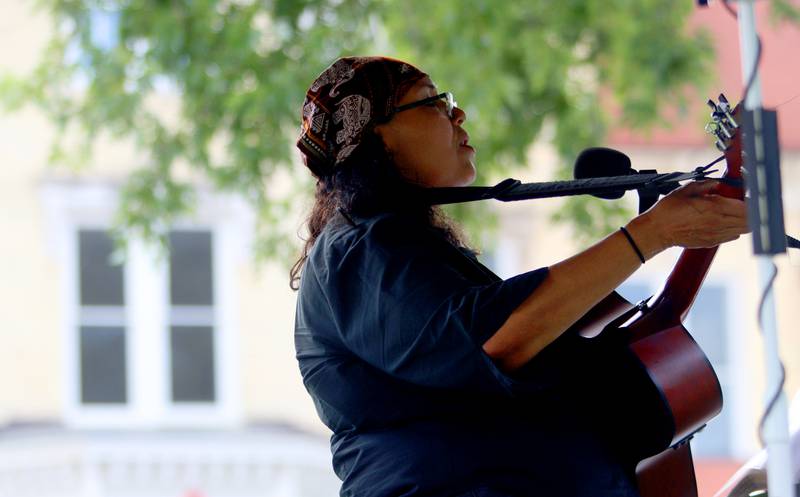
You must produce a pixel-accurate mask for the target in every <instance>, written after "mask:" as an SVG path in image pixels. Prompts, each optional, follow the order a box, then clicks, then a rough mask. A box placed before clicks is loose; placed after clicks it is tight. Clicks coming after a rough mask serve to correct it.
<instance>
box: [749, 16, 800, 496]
mask: <svg viewBox="0 0 800 497" xmlns="http://www.w3.org/2000/svg"><path fill="white" fill-rule="evenodd" d="M753 3H754V0H740V1H739V10H738V13H739V45H740V47H741V51H742V80H743V81H744V83H745V84H747V81H748V79H749V78H750V76H751V74H752V73H753V71H756V75H755V79H754V80H753V84H752V85H751V86H750V89H749V91H748V92H747V95H745V101H744V107H745V109H747V110H753V109H756V108H760V107H761V106H762V97H761V77H760V75H759V74H758V72H757V67H756V62H757V61H756V51H757V43H758V41H757V38H756V36H757V35H756V16H755V9H754V7H753ZM753 236H756V235H755V234H754V235H753ZM757 257H758V270H759V280H760V281H761V285H762V288H766V286H767V285H768V284H769V281H770V279H771V274H772V268H773V263H772V256H771V255H759V256H757ZM759 319H761V320H762V321H763V334H764V338H763V340H764V362H765V367H766V372H767V388H766V396H767V398H768V399H769V398H770V397H772V395H773V394H774V392H775V391H776V390H778V388H780V394H779V397H778V400H777V402H776V403H775V406H774V407H773V409H772V411H771V412H770V413H769V415H768V416H767V418H766V420H765V422H764V433H763V436H764V442H765V443H766V446H767V447H766V449H767V488H768V491H769V497H797V496H795V495H794V490H793V488H794V484H793V482H792V470H791V452H790V449H789V418H788V414H787V410H788V402H787V400H786V393H785V392H784V391H783V388H782V387H781V386H780V382H781V376H782V371H781V362H780V356H779V355H778V328H777V322H776V318H775V300H774V298H773V294H772V291H771V290H770V292H769V293H768V294H767V296H766V298H765V300H764V308H763V313H762V315H761V316H759Z"/></svg>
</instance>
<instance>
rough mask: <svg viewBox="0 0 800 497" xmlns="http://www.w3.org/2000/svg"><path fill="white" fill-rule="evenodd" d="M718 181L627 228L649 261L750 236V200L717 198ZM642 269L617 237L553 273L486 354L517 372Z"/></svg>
mask: <svg viewBox="0 0 800 497" xmlns="http://www.w3.org/2000/svg"><path fill="white" fill-rule="evenodd" d="M716 183H717V182H716V181H703V182H697V183H691V184H689V185H686V186H684V187H682V188H680V189H678V190H675V191H674V192H672V193H671V194H670V195H668V196H666V197H664V198H663V199H662V200H661V201H660V202H658V203H657V204H656V205H655V206H653V208H651V209H650V210H649V211H647V212H646V213H644V214H641V215H639V216H637V217H636V218H634V219H633V220H632V221H631V222H630V223H628V224H627V225H626V229H627V230H628V232H629V233H630V234H631V236H632V237H633V239H634V241H635V242H636V245H637V246H638V247H639V249H640V250H641V251H642V253H643V255H644V257H645V259H650V258H652V257H653V256H655V255H656V254H658V253H659V252H661V251H663V250H665V249H666V248H668V247H671V246H682V247H711V246H715V245H718V244H720V243H722V242H726V241H730V240H734V239H736V238H738V237H739V235H740V234H742V233H745V232H747V220H746V208H745V204H744V202H742V201H740V200H734V199H729V198H726V197H722V196H719V195H712V194H709V193H708V192H709V190H710V189H711V188H713V187H714V186H716ZM640 265H641V261H640V260H639V257H638V256H637V255H636V252H635V251H634V250H633V247H631V245H630V244H629V242H628V240H627V239H626V238H625V235H624V234H623V233H622V232H620V231H616V232H615V233H613V234H611V235H609V236H607V237H606V238H604V239H603V240H601V241H599V242H597V243H596V244H594V245H593V246H591V247H589V248H588V249H586V250H584V251H583V252H580V253H578V254H576V255H574V256H572V257H570V258H568V259H565V260H563V261H561V262H559V263H557V264H555V265H553V266H551V267H550V272H549V274H548V276H547V278H546V279H545V280H544V281H543V282H542V284H541V285H539V287H537V288H536V290H534V291H533V293H531V294H530V295H529V296H528V297H527V298H526V299H525V300H524V301H523V302H522V304H521V305H520V306H519V307H517V309H516V310H514V312H512V313H511V315H510V316H509V318H508V319H507V320H506V322H505V323H504V324H503V325H502V326H501V327H500V328H499V329H498V330H497V332H496V333H495V334H494V335H493V336H492V337H491V338H489V340H487V341H486V342H485V343H484V344H483V349H484V350H485V351H486V353H487V354H488V355H489V357H491V358H492V359H493V360H494V361H495V362H496V363H497V364H498V366H499V367H500V368H501V369H502V370H504V371H507V372H510V371H513V370H515V369H517V368H519V367H520V366H522V365H523V364H525V363H526V362H527V361H529V360H530V359H531V358H532V357H533V356H535V355H536V354H537V353H538V352H539V351H540V350H542V349H543V348H545V347H546V346H547V345H548V344H550V343H551V342H553V341H554V340H555V339H556V338H558V336H559V335H561V333H563V332H564V331H566V330H567V329H568V328H569V327H570V326H572V324H574V323H575V322H576V321H577V320H578V319H579V318H580V317H581V316H583V315H584V314H585V313H586V312H588V311H589V309H591V308H592V307H594V306H595V305H596V304H597V303H598V302H600V301H601V300H602V299H603V298H604V297H605V296H606V295H608V294H609V293H611V292H612V291H613V290H614V289H615V288H617V287H618V286H619V285H620V284H621V283H622V282H623V281H625V279H627V278H628V277H629V276H630V275H631V274H633V272H634V271H636V269H638V268H639V266H640Z"/></svg>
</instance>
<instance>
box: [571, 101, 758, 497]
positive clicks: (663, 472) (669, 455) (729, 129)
mask: <svg viewBox="0 0 800 497" xmlns="http://www.w3.org/2000/svg"><path fill="white" fill-rule="evenodd" d="M709 105H710V106H711V108H712V114H711V117H712V121H711V123H710V124H709V126H707V130H709V131H710V132H712V133H713V134H714V135H715V136H716V138H717V143H716V145H717V148H719V149H720V151H722V152H723V153H724V154H725V160H726V162H727V170H726V171H725V173H724V175H723V178H727V180H724V182H723V183H720V185H719V186H718V187H717V190H716V193H717V194H720V195H724V196H726V197H732V198H739V199H741V198H743V189H742V188H741V186H738V185H741V178H742V176H741V166H742V157H741V140H740V133H739V125H738V123H737V122H736V120H737V111H738V107H737V108H736V109H733V108H732V107H731V106H730V104H729V103H728V101H727V100H726V99H725V96H724V95H720V97H719V102H714V101H712V100H709ZM716 252H717V247H713V248H704V249H684V250H683V252H682V253H681V255H680V258H679V259H678V262H677V263H676V265H675V267H674V268H673V270H672V272H671V274H670V275H669V277H668V278H667V281H666V283H665V284H664V286H663V287H662V289H661V290H660V291H659V292H658V293H657V294H656V295H655V296H653V297H650V298H649V299H646V300H645V301H642V302H640V303H638V304H633V303H631V302H629V301H628V300H626V299H625V298H623V297H622V296H620V295H619V294H618V293H616V292H612V293H611V294H610V295H608V296H607V297H606V298H605V299H603V300H602V301H601V302H600V303H599V304H598V305H596V306H595V307H594V308H593V309H591V310H590V311H589V312H588V313H587V314H586V315H585V316H583V317H582V318H581V319H580V320H579V321H578V322H577V323H575V325H573V326H572V327H571V329H570V330H569V331H568V333H573V334H577V335H578V336H580V337H582V338H586V339H591V340H596V339H598V338H600V339H605V340H606V341H608V340H611V341H613V342H616V343H620V344H622V345H623V347H626V353H627V354H628V357H629V361H628V364H626V365H625V367H626V368H629V369H633V370H635V371H629V374H630V376H631V377H634V376H635V377H639V378H644V380H643V381H640V382H639V384H637V386H635V387H630V386H626V387H625V388H620V389H617V390H616V393H615V394H614V395H611V396H610V397H609V398H608V399H607V402H606V403H605V406H603V407H604V408H605V409H604V410H605V411H607V412H608V415H607V417H608V418H609V419H613V422H612V423H611V424H612V425H613V426H610V428H609V431H610V433H612V434H613V432H614V430H617V435H618V440H619V444H621V445H626V447H624V450H625V451H626V453H627V454H631V455H632V456H631V457H634V458H635V461H634V462H636V461H638V463H636V469H635V471H636V480H637V482H638V486H639V491H640V493H641V495H642V497H697V482H696V479H695V472H694V465H693V462H692V454H691V447H690V444H689V440H690V439H691V438H692V437H693V435H694V434H695V433H697V432H698V431H699V430H701V429H702V428H703V427H704V426H705V424H706V423H707V422H708V421H709V420H711V419H712V418H713V417H714V416H716V415H717V414H719V412H720V411H721V410H722V391H721V389H720V385H719V381H718V379H717V376H716V374H715V373H714V369H713V368H712V366H711V363H710V362H709V360H708V358H707V357H706V355H705V354H704V353H703V351H702V350H701V349H700V347H699V346H698V345H697V343H696V342H695V341H694V339H693V338H692V336H691V334H690V333H689V331H688V330H687V329H686V328H685V327H684V325H683V324H682V323H683V320H684V319H685V318H686V315H687V314H688V313H689V310H690V309H691V306H692V304H693V302H694V300H695V297H696V296H697V293H698V291H699V289H700V286H701V285H702V283H703V280H704V279H705V277H706V274H707V273H708V269H709V267H710V266H711V263H712V261H713V259H714V255H715V254H716ZM587 341H590V340H587ZM612 436H613V435H612Z"/></svg>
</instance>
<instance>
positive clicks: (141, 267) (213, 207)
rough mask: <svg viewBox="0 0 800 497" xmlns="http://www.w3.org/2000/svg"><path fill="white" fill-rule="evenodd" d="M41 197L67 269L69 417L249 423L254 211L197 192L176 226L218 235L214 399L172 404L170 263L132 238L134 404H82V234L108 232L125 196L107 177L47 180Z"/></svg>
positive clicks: (88, 423)
mask: <svg viewBox="0 0 800 497" xmlns="http://www.w3.org/2000/svg"><path fill="white" fill-rule="evenodd" d="M40 193H41V198H42V205H43V214H44V216H45V226H46V229H47V234H46V235H47V239H48V245H49V247H50V249H51V251H52V252H53V254H54V256H55V258H56V259H57V260H58V261H59V263H60V267H61V268H62V270H63V273H62V277H61V278H60V292H59V294H60V295H59V296H60V299H61V301H60V310H61V314H62V319H60V320H59V321H60V323H61V336H62V339H63V344H64V346H63V348H62V356H61V359H62V370H61V372H62V374H61V375H60V376H61V385H62V391H63V396H62V398H63V402H62V411H63V418H64V423H65V424H66V425H68V426H71V427H76V428H81V427H85V428H118V429H124V428H154V427H170V426H182V427H186V426H194V427H210V426H214V427H235V426H238V425H240V424H241V422H242V402H241V392H240V389H241V381H240V368H239V361H238V357H239V336H238V335H239V325H238V319H237V318H238V316H237V313H236V309H237V308H238V305H237V303H238V297H237V294H236V291H237V289H238V285H237V281H236V274H237V272H238V271H237V269H238V267H239V264H240V263H241V262H242V261H245V260H247V259H248V258H249V254H250V247H251V246H252V240H251V233H252V232H253V229H252V227H253V225H254V222H253V220H254V215H253V212H252V209H251V208H249V207H248V206H247V205H246V204H245V202H244V201H242V200H241V199H240V198H237V197H234V196H230V195H222V194H214V193H210V192H207V191H204V190H198V204H197V205H198V207H197V209H196V212H195V214H194V215H192V216H191V218H187V219H182V220H180V221H178V222H176V223H175V224H174V225H173V226H171V229H182V230H184V229H185V230H200V229H202V230H210V231H211V232H212V240H213V242H212V243H213V246H212V250H213V255H212V257H213V261H212V264H213V278H214V280H213V281H214V325H215V326H214V344H215V347H214V354H215V358H214V359H215V366H216V367H215V380H216V390H215V394H216V400H217V401H216V402H215V403H213V404H212V405H209V404H208V403H200V402H198V403H184V402H181V403H178V404H174V403H172V401H171V399H170V398H169V397H170V396H169V377H168V372H169V367H168V366H169V362H168V361H169V320H168V319H167V318H168V314H167V313H168V311H169V296H168V294H167V283H168V267H167V266H166V262H165V261H161V263H160V264H159V263H156V262H155V260H156V257H155V255H156V252H155V250H153V249H152V248H151V247H148V246H146V245H145V244H144V243H142V242H141V241H140V240H135V239H134V240H131V241H130V242H129V243H130V252H129V258H128V260H127V261H126V264H125V266H124V279H125V288H124V295H125V306H126V309H125V316H126V354H127V355H126V359H127V365H128V371H127V374H126V377H127V382H128V385H127V386H128V402H127V404H126V405H124V406H109V405H93V404H88V405H87V404H82V403H81V402H80V371H79V353H80V351H79V348H78V343H79V338H80V337H79V332H80V330H79V328H78V325H79V321H78V311H79V308H80V307H79V305H80V302H79V295H78V293H79V290H78V288H79V286H78V284H79V281H78V278H79V268H78V257H77V256H78V253H77V250H78V231H79V230H80V229H108V228H109V227H110V226H111V223H112V216H113V215H114V212H115V210H116V207H117V205H118V201H119V192H118V186H116V185H112V184H109V183H99V182H79V181H69V180H65V181H57V180H51V181H45V182H43V183H42V184H41V189H40Z"/></svg>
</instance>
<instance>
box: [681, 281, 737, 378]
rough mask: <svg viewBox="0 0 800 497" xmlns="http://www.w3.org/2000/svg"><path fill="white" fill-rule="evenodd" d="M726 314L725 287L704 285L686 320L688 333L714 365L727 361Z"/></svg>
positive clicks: (720, 364)
mask: <svg viewBox="0 0 800 497" xmlns="http://www.w3.org/2000/svg"><path fill="white" fill-rule="evenodd" d="M727 314H728V312H727V308H726V306H725V288H723V287H721V286H712V285H705V286H703V287H702V288H701V289H700V292H699V293H698V294H697V299H696V300H695V302H694V306H692V310H691V311H690V312H689V316H687V320H686V322H687V329H688V330H689V333H691V334H692V336H693V337H694V339H695V341H697V344H698V345H700V348H702V349H703V351H704V352H705V353H706V355H707V356H708V359H709V360H710V361H711V364H713V365H714V366H715V367H716V366H718V365H719V366H722V365H724V364H725V363H726V362H727V361H728V353H727V348H728V341H727V333H728V322H727V319H726V318H727Z"/></svg>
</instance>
